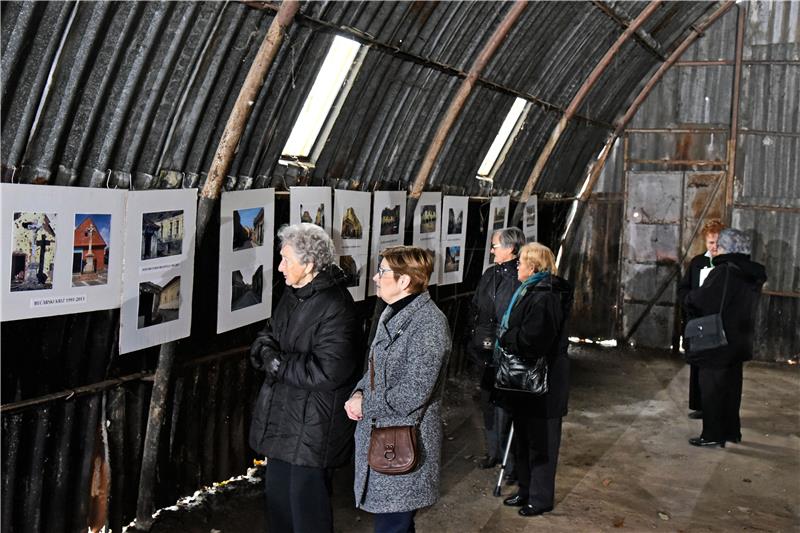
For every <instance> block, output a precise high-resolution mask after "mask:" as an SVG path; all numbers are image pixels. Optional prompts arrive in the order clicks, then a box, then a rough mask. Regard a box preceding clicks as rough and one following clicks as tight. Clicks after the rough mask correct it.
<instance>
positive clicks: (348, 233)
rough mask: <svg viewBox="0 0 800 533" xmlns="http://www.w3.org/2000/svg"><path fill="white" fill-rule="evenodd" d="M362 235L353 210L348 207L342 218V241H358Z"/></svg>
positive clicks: (358, 221) (361, 229) (359, 222)
mask: <svg viewBox="0 0 800 533" xmlns="http://www.w3.org/2000/svg"><path fill="white" fill-rule="evenodd" d="M363 234H364V230H363V228H362V226H361V221H360V220H359V219H358V215H356V211H355V209H353V208H352V207H348V208H347V210H346V211H345V212H344V216H343V217H342V239H360V238H361V237H362V236H363Z"/></svg>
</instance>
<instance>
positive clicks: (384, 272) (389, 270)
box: [377, 265, 394, 278]
mask: <svg viewBox="0 0 800 533" xmlns="http://www.w3.org/2000/svg"><path fill="white" fill-rule="evenodd" d="M377 272H378V277H379V278H382V277H383V275H384V274H386V273H387V272H394V271H393V270H392V269H391V268H381V266H380V265H378V270H377Z"/></svg>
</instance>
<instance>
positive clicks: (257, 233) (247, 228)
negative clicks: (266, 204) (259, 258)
mask: <svg viewBox="0 0 800 533" xmlns="http://www.w3.org/2000/svg"><path fill="white" fill-rule="evenodd" d="M262 244H264V208H263V207H253V208H251V209H234V210H233V251H234V252H238V251H239V250H247V249H248V248H255V247H256V246H261V245H262Z"/></svg>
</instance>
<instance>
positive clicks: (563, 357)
mask: <svg viewBox="0 0 800 533" xmlns="http://www.w3.org/2000/svg"><path fill="white" fill-rule="evenodd" d="M572 301H573V296H572V285H570V283H569V282H568V281H566V280H565V279H563V278H559V277H558V276H553V275H550V276H546V277H545V278H543V279H542V280H541V281H539V282H538V283H537V284H536V285H534V286H533V287H530V288H529V289H528V291H527V292H526V293H525V295H524V296H523V297H522V299H521V300H520V301H518V302H517V303H516V305H515V306H514V309H513V310H512V311H511V315H510V316H509V319H508V330H506V332H505V334H504V335H503V336H502V337H501V338H500V339H498V340H499V342H500V345H501V346H502V347H503V348H505V349H506V351H508V352H509V353H513V354H515V355H517V356H520V357H526V358H529V359H531V360H535V359H536V358H538V357H541V356H542V355H545V356H547V362H548V373H547V378H548V384H549V390H548V392H547V394H543V395H541V396H535V395H533V394H528V393H524V392H519V393H515V392H506V391H503V393H502V396H501V399H500V403H501V405H504V406H506V408H507V409H509V410H510V411H511V413H512V416H513V417H514V418H517V417H525V418H560V417H563V416H565V415H566V414H567V404H568V402H569V359H568V358H567V349H568V347H569V340H568V338H567V327H566V325H567V320H568V318H569V314H570V311H571V310H572Z"/></svg>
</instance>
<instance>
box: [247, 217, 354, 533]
mask: <svg viewBox="0 0 800 533" xmlns="http://www.w3.org/2000/svg"><path fill="white" fill-rule="evenodd" d="M278 237H279V238H280V240H281V252H280V253H281V263H280V266H279V267H278V270H279V271H280V272H282V273H283V275H284V277H285V279H286V285H287V287H286V289H285V290H284V293H283V295H282V297H281V299H280V302H279V303H278V305H277V307H276V309H275V312H274V314H273V316H272V319H271V320H270V321H269V322H268V324H267V327H266V328H265V329H264V330H263V331H261V332H260V333H259V334H258V336H257V337H256V339H255V342H253V345H252V348H251V351H250V360H251V362H252V364H253V366H254V367H255V368H256V369H257V370H260V371H263V372H264V373H265V378H264V383H263V385H262V386H261V390H260V392H259V394H258V398H257V400H256V404H255V406H254V409H253V420H252V424H251V426H250V446H251V447H252V448H253V449H254V450H256V451H257V452H258V453H260V454H263V455H265V456H266V457H267V468H266V474H265V492H266V502H267V524H268V528H269V531H270V532H276V533H277V532H281V533H283V532H291V531H303V532H305V531H315V532H316V531H320V532H324V531H333V513H332V509H331V502H330V495H331V478H332V469H333V468H336V467H339V466H343V465H345V464H347V463H349V462H350V459H351V457H352V454H353V431H354V430H355V424H354V423H353V422H352V421H351V420H349V419H348V418H347V415H346V413H345V411H344V403H345V401H347V399H348V397H349V396H350V392H351V391H352V389H353V385H354V384H355V383H356V382H357V381H358V378H359V376H360V371H361V362H362V357H363V348H362V344H361V343H362V332H361V327H360V324H359V321H358V317H357V314H356V310H355V306H354V304H353V298H352V297H351V296H350V293H349V292H348V290H347V288H346V287H345V276H344V273H343V272H342V271H341V269H339V268H338V267H337V266H336V265H334V264H333V253H334V249H333V242H332V241H331V238H330V237H329V236H328V234H327V233H325V231H324V230H323V229H321V228H319V227H318V226H314V225H312V224H297V225H294V226H285V227H283V228H281V230H280V231H279V232H278Z"/></svg>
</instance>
